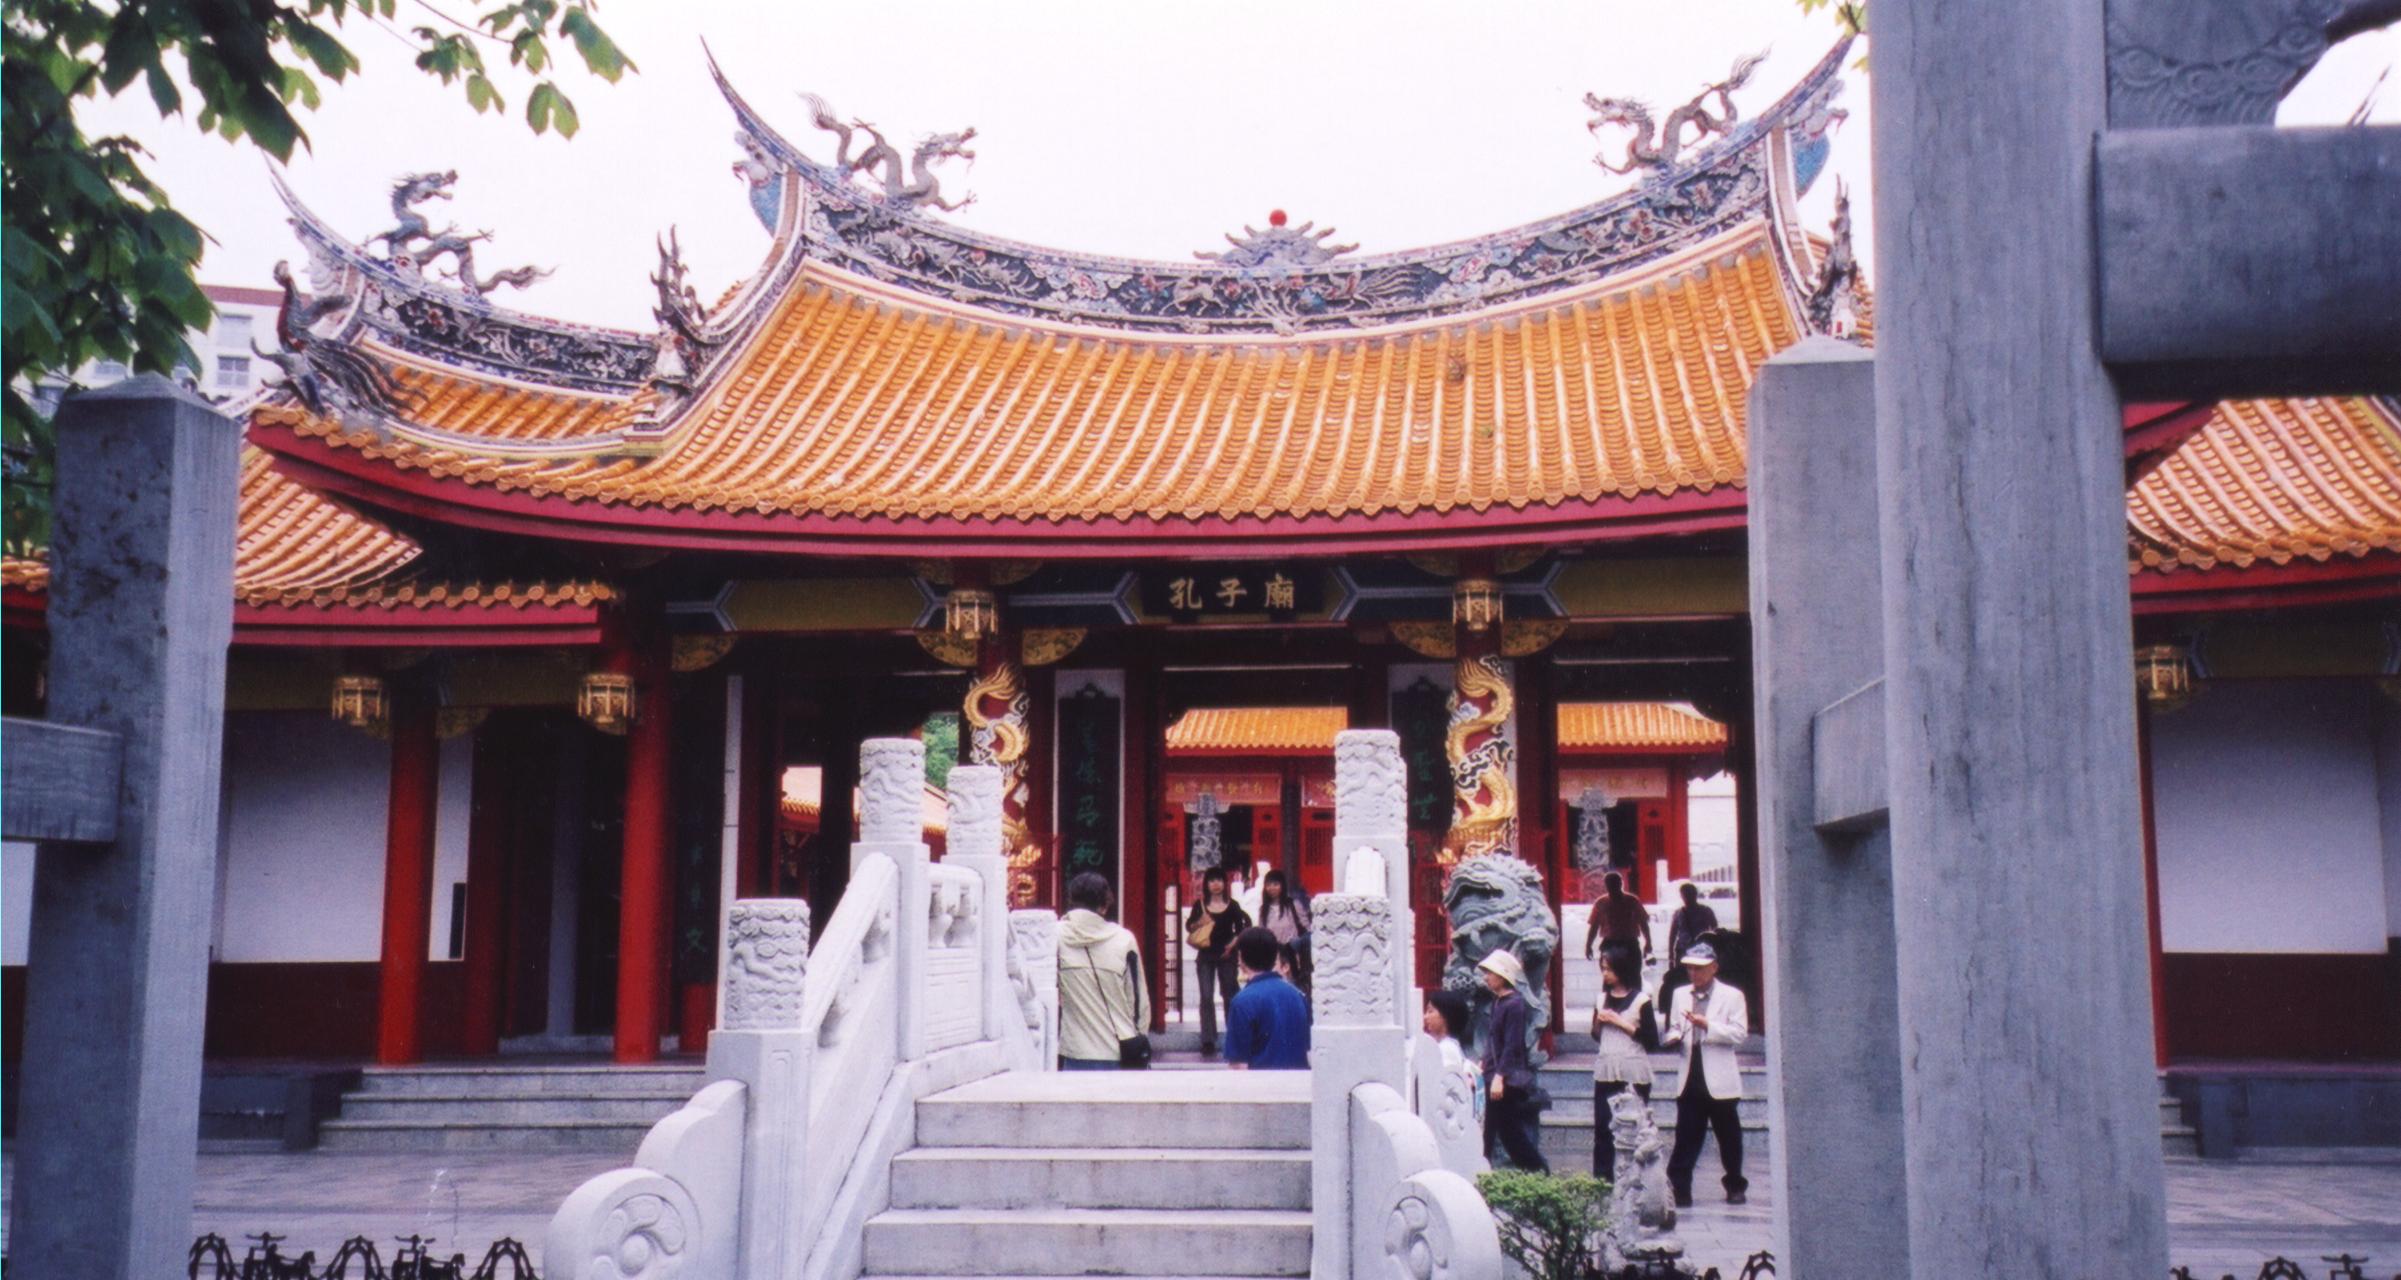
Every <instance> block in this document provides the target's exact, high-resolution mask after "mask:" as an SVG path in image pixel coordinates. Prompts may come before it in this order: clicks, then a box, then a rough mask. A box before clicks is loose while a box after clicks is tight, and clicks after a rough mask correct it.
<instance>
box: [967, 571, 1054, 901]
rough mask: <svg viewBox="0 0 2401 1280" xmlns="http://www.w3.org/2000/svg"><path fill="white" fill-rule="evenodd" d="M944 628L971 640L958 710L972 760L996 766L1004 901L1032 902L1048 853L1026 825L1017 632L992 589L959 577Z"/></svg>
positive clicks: (1027, 739) (1024, 723)
mask: <svg viewBox="0 0 2401 1280" xmlns="http://www.w3.org/2000/svg"><path fill="white" fill-rule="evenodd" d="M943 612H944V630H945V631H946V632H947V633H948V634H949V635H950V637H951V638H952V639H953V641H954V642H960V641H967V642H972V643H973V644H974V645H975V680H974V681H973V682H972V683H970V684H969V685H968V686H967V700H966V703H965V705H964V706H963V707H962V708H961V714H962V715H963V716H964V718H965V721H966V729H967V732H966V735H965V736H966V740H967V741H966V745H967V756H968V760H969V762H970V763H973V764H981V765H991V766H992V767H994V768H996V769H999V770H1000V774H1001V787H1000V834H1001V849H1002V852H1003V854H1004V855H1005V856H1006V857H1007V858H1008V863H1009V901H1010V903H1011V904H1012V905H1014V906H1021V907H1022V906H1030V905H1032V904H1033V903H1034V901H1035V900H1036V898H1037V897H1039V896H1040V893H1041V887H1042V885H1043V883H1044V882H1045V880H1046V878H1047V876H1048V874H1049V867H1048V866H1046V865H1045V861H1046V851H1045V850H1044V849H1043V847H1042V844H1041V842H1040V841H1039V840H1037V839H1035V838H1034V835H1033V832H1032V829H1031V827H1030V826H1029V825H1028V823H1027V820H1026V819H1027V812H1028V810H1029V809H1030V807H1031V803H1032V788H1031V787H1030V786H1029V785H1028V783H1027V779H1026V766H1027V763H1028V757H1029V755H1030V754H1031V748H1032V746H1033V733H1032V729H1031V727H1030V725H1029V724H1028V720H1027V714H1026V712H1027V706H1028V699H1027V697H1026V690H1025V670H1024V668H1023V667H1022V666H1020V665H1019V663H1018V650H1019V638H1018V635H1017V632H1016V631H1015V630H1014V629H1012V628H1006V627H1004V626H1003V625H1002V622H1001V616H1000V600H999V597H998V596H997V595H995V594H994V593H993V592H992V591H991V589H989V588H988V587H984V586H980V585H968V584H967V583H966V582H964V581H962V582H961V583H960V584H959V585H957V586H954V587H953V588H952V589H951V592H950V595H949V596H948V597H947V598H946V600H945V601H944V608H943Z"/></svg>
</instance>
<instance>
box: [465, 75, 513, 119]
mask: <svg viewBox="0 0 2401 1280" xmlns="http://www.w3.org/2000/svg"><path fill="white" fill-rule="evenodd" d="M467 105H468V106H471V107H473V108H475V109H476V111H477V112H478V113H481V112H485V111H503V110H506V109H507V108H508V104H507V103H506V102H504V101H502V100H501V97H500V90H499V89H497V88H494V87H493V85H492V81H491V80H490V79H489V78H487V77H485V76H482V75H471V76H468V77H467Z"/></svg>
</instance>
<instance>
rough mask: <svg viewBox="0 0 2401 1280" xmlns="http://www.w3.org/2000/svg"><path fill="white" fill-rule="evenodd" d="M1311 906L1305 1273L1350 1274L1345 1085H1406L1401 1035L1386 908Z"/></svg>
mask: <svg viewBox="0 0 2401 1280" xmlns="http://www.w3.org/2000/svg"><path fill="white" fill-rule="evenodd" d="M1388 865H1389V864H1388ZM1311 906H1312V917H1311V920H1310V927H1309V940H1310V951H1311V959H1312V960H1313V961H1314V962H1315V964H1316V975H1315V979H1314V981H1313V982H1312V984H1311V1001H1312V1005H1313V1007H1314V1009H1315V1011H1316V1026H1315V1027H1314V1028H1313V1030H1312V1032H1311V1048H1310V1050H1309V1090H1310V1115H1309V1137H1310V1150H1311V1152H1312V1159H1311V1162H1310V1175H1309V1176H1310V1194H1311V1195H1312V1197H1314V1198H1313V1199H1312V1200H1311V1201H1310V1203H1311V1204H1313V1205H1314V1206H1316V1213H1317V1231H1316V1234H1315V1238H1314V1243H1313V1245H1312V1246H1311V1253H1310V1266H1309V1274H1310V1275H1312V1276H1314V1277H1316V1278H1317V1280H1348V1278H1349V1276H1350V1269H1351V1261H1352V1259H1351V1224H1352V1221H1353V1218H1354V1214H1355V1211H1358V1210H1359V1207H1358V1206H1354V1205H1352V1204H1351V1203H1350V1196H1351V1183H1352V1179H1351V1160H1350V1153H1351V1149H1350V1140H1351V1128H1350V1125H1351V1091H1352V1090H1353V1089H1355V1088H1357V1087H1358V1086H1360V1085H1362V1084H1380V1085H1384V1086H1386V1087H1388V1088H1390V1089H1392V1090H1394V1091H1395V1092H1396V1093H1397V1092H1398V1091H1399V1090H1401V1089H1403V1088H1405V1087H1406V1079H1405V1075H1406V1059H1407V1039H1406V1038H1405V1036H1404V1035H1403V1033H1402V1030H1401V1023H1400V1007H1401V1006H1400V1003H1399V996H1398V995H1397V993H1396V992H1395V991H1394V989H1393V986H1394V984H1393V981H1392V970H1393V968H1394V967H1395V965H1396V963H1397V960H1396V957H1395V956H1394V954H1393V949H1392V936H1393V932H1392V921H1393V910H1392V904H1391V903H1390V902H1389V901H1388V900H1386V899H1385V898H1383V897H1381V896H1377V895H1371V894H1363V893H1321V894H1319V895H1317V898H1316V901H1315V902H1313V903H1312V904H1311Z"/></svg>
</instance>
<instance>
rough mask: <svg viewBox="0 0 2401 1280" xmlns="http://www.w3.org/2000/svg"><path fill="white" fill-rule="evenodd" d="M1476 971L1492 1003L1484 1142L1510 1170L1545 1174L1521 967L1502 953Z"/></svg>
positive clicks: (1487, 959)
mask: <svg viewBox="0 0 2401 1280" xmlns="http://www.w3.org/2000/svg"><path fill="white" fill-rule="evenodd" d="M1476 967H1477V968H1479V969H1481V970H1483V971H1484V987H1485V989H1486V990H1488V991H1490V992H1492V997H1493V1001H1492V1023H1491V1032H1490V1034H1488V1035H1487V1036H1486V1037H1485V1040H1484V1079H1485V1080H1486V1081H1488V1082H1489V1083H1488V1084H1487V1085H1486V1089H1487V1091H1488V1092H1487V1094H1486V1097H1487V1101H1486V1103H1485V1106H1484V1132H1485V1133H1486V1134H1487V1135H1488V1139H1487V1140H1488V1141H1498V1142H1499V1143H1500V1145H1501V1149H1502V1150H1503V1151H1504V1152H1506V1153H1507V1154H1508V1157H1509V1163H1510V1164H1512V1165H1514V1166H1516V1167H1517V1168H1520V1169H1528V1170H1532V1171H1533V1172H1535V1173H1549V1172H1550V1171H1551V1162H1550V1161H1548V1160H1545V1159H1543V1158H1542V1140H1541V1134H1542V1109H1541V1107H1540V1106H1539V1105H1538V1104H1537V1101H1536V1098H1535V1089H1534V1085H1535V1081H1536V1077H1535V1074H1534V1063H1533V1060H1532V1059H1530V1058H1529V1057H1527V1056H1526V1029H1527V1020H1528V1018H1529V1017H1530V1014H1529V1013H1528V1011H1527V1009H1526V1001H1525V997H1523V996H1520V995H1519V994H1517V986H1518V984H1519V983H1521V982H1523V981H1525V975H1526V970H1525V966H1524V965H1522V964H1520V963H1518V959H1517V957H1516V956H1515V955H1512V954H1510V952H1509V949H1508V948H1506V947H1502V948H1499V949H1496V950H1495V951H1494V952H1493V953H1492V954H1491V955H1488V956H1486V957H1484V962H1483V963H1482V964H1480V965H1478V966H1476Z"/></svg>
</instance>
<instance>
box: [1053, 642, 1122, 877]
mask: <svg viewBox="0 0 2401 1280" xmlns="http://www.w3.org/2000/svg"><path fill="white" fill-rule="evenodd" d="M1122 705H1123V704H1122V703H1121V702H1120V701H1119V700H1118V699H1116V698H1113V697H1111V696H1109V695H1108V694H1106V693H1103V692H1101V691H1100V690H1099V689H1097V688H1086V689H1085V690H1083V691H1082V692H1080V693H1075V694H1070V695H1069V696H1067V697H1065V698H1061V699H1060V700H1059V728H1058V733H1059V878H1060V882H1061V883H1065V882H1066V881H1067V880H1069V879H1072V878H1073V877H1075V876H1079V875H1082V874H1083V873H1084V872H1087V871H1097V872H1099V873H1101V874H1102V875H1104V876H1107V877H1108V878H1109V883H1110V884H1112V885H1114V884H1116V883H1117V842H1118V838H1119V836H1120V835H1121V834H1122V833H1121V832H1120V830H1119V828H1118V822H1117V803H1118V794H1119V793H1118V784H1117V764H1118V759H1117V736H1118V712H1119V710H1120V708H1121V707H1122Z"/></svg>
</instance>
